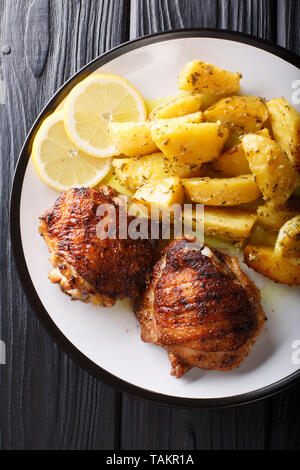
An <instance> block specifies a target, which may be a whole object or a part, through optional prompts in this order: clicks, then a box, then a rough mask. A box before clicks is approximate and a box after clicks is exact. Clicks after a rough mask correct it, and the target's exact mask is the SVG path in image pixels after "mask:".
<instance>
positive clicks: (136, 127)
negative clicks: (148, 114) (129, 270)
mask: <svg viewBox="0 0 300 470" xmlns="http://www.w3.org/2000/svg"><path fill="white" fill-rule="evenodd" d="M109 135H110V138H111V140H112V141H113V144H114V146H115V147H116V148H117V149H118V150H119V151H120V152H121V153H123V154H124V155H127V156H128V157H138V156H141V155H148V154H150V153H153V152H156V151H157V150H158V148H157V146H156V145H155V144H154V142H153V141H152V138H151V126H150V124H149V123H148V122H113V121H111V122H110V123H109Z"/></svg>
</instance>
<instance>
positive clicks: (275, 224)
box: [257, 200, 300, 232]
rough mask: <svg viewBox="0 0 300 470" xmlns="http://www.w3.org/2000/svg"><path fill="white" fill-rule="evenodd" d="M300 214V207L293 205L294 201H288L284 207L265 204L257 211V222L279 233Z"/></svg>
mask: <svg viewBox="0 0 300 470" xmlns="http://www.w3.org/2000/svg"><path fill="white" fill-rule="evenodd" d="M299 213H300V205H299V203H298V208H297V205H296V204H293V200H289V201H287V202H286V203H285V204H284V205H283V206H280V207H275V208H274V206H273V205H270V204H264V205H263V206H259V207H258V209H257V221H258V222H259V223H260V225H262V226H263V227H265V228H266V229H267V230H271V231H273V232H279V230H280V229H281V227H282V226H283V225H284V224H285V223H286V222H287V221H288V220H290V219H292V218H293V217H295V216H296V215H298V214H299Z"/></svg>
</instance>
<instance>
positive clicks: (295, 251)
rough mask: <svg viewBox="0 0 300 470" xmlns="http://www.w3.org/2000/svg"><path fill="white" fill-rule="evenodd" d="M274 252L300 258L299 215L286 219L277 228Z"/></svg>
mask: <svg viewBox="0 0 300 470" xmlns="http://www.w3.org/2000/svg"><path fill="white" fill-rule="evenodd" d="M274 252H275V254H276V255H278V256H289V257H291V258H293V257H297V256H298V257H299V259H300V215H296V217H293V218H292V219H290V220H288V221H287V222H286V223H285V224H284V225H283V226H282V227H281V229H280V230H279V234H278V237H277V241H276V244H275V248H274Z"/></svg>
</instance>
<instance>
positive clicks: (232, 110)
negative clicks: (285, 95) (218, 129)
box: [204, 96, 269, 134]
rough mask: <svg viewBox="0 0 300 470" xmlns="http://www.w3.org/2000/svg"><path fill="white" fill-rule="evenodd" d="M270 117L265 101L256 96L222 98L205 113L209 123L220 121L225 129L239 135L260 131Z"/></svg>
mask: <svg viewBox="0 0 300 470" xmlns="http://www.w3.org/2000/svg"><path fill="white" fill-rule="evenodd" d="M268 117H269V116H268V109H267V106H266V104H265V102H264V100H263V99H262V98H257V97H255V96H231V97H229V98H222V99H221V100H220V101H217V103H215V104H214V105H213V106H211V107H210V108H208V109H207V110H206V111H205V112H204V118H205V120H206V121H207V122H218V121H220V122H221V123H222V124H223V126H224V127H227V128H228V129H229V130H230V131H231V132H235V133H237V134H245V133H248V132H256V131H258V130H260V129H261V128H262V126H263V124H264V122H265V121H266V120H267V119H268Z"/></svg>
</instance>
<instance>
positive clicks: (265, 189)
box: [242, 134, 297, 207]
mask: <svg viewBox="0 0 300 470" xmlns="http://www.w3.org/2000/svg"><path fill="white" fill-rule="evenodd" d="M242 146H243V149H244V152H245V154H246V157H247V160H248V163H249V168H250V171H251V173H252V174H253V175H254V177H255V181H256V183H257V185H258V186H259V188H260V190H261V192H262V195H263V197H264V200H265V201H266V202H267V201H269V203H270V204H272V205H273V206H276V207H278V206H281V205H283V204H284V203H285V202H286V201H287V200H288V199H289V197H290V196H291V194H292V193H293V192H294V190H295V188H296V185H297V172H296V171H295V169H294V167H293V165H292V163H291V161H290V160H289V158H288V157H287V155H286V154H285V152H284V151H283V150H282V148H281V147H280V145H279V144H277V143H276V142H274V141H273V140H271V139H269V138H267V137H262V136H260V135H256V134H248V135H245V136H244V137H243V139H242Z"/></svg>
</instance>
